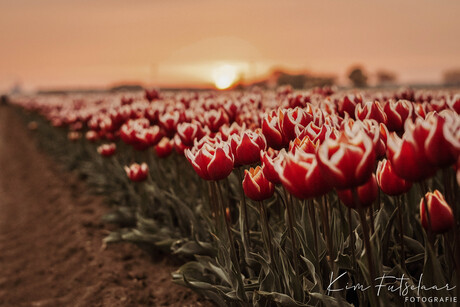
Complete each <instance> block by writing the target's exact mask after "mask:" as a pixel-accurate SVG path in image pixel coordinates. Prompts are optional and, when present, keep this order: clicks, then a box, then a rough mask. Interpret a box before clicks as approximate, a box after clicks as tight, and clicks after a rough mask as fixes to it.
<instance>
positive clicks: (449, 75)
mask: <svg viewBox="0 0 460 307" xmlns="http://www.w3.org/2000/svg"><path fill="white" fill-rule="evenodd" d="M444 83H445V84H448V85H460V69H452V70H448V71H446V72H444Z"/></svg>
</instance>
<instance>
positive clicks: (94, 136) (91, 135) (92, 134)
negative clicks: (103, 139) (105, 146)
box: [85, 130, 99, 143]
mask: <svg viewBox="0 0 460 307" xmlns="http://www.w3.org/2000/svg"><path fill="white" fill-rule="evenodd" d="M85 138H86V139H87V140H88V141H90V142H92V143H94V142H96V141H97V140H99V135H98V133H97V132H96V131H94V130H89V131H87V132H86V134H85Z"/></svg>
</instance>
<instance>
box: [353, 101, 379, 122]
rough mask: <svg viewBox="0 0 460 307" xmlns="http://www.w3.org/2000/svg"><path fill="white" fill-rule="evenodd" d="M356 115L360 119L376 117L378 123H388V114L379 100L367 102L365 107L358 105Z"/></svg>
mask: <svg viewBox="0 0 460 307" xmlns="http://www.w3.org/2000/svg"><path fill="white" fill-rule="evenodd" d="M355 117H356V119H360V120H364V119H374V120H376V121H377V122H378V123H383V124H386V123H387V116H386V114H385V112H383V108H382V106H381V105H380V103H379V102H378V101H374V102H371V101H369V102H366V103H365V104H364V106H363V107H361V105H358V106H357V107H356V109H355Z"/></svg>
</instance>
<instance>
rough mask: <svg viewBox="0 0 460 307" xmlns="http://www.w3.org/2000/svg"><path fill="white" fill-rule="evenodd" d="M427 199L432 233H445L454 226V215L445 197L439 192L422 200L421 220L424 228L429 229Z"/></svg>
mask: <svg viewBox="0 0 460 307" xmlns="http://www.w3.org/2000/svg"><path fill="white" fill-rule="evenodd" d="M425 198H426V201H427V204H428V213H429V215H430V221H431V231H432V232H434V233H444V232H446V231H449V230H450V229H451V228H452V227H453V226H454V215H453V213H452V209H451V208H450V207H449V205H448V204H447V202H446V200H445V199H444V196H443V195H442V194H441V192H439V191H438V190H435V191H434V193H431V192H428V193H426V195H425V197H422V199H421V200H420V220H421V223H422V226H423V228H425V229H427V230H428V229H429V225H428V224H429V223H428V217H427V215H426V213H425Z"/></svg>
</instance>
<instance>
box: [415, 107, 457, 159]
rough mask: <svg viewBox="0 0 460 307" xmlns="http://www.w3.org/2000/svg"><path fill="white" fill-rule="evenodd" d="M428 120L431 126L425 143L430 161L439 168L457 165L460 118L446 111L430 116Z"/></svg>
mask: <svg viewBox="0 0 460 307" xmlns="http://www.w3.org/2000/svg"><path fill="white" fill-rule="evenodd" d="M426 120H427V121H428V123H429V125H430V127H429V132H428V136H427V138H426V139H425V142H424V144H425V146H424V150H425V154H426V157H427V158H428V161H429V162H430V163H431V164H433V165H435V166H438V167H447V166H450V165H453V164H455V162H456V161H457V158H458V157H459V155H460V116H459V115H458V114H455V113H454V112H451V111H444V112H441V113H440V114H439V115H438V114H430V115H428V117H427V119H426Z"/></svg>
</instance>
